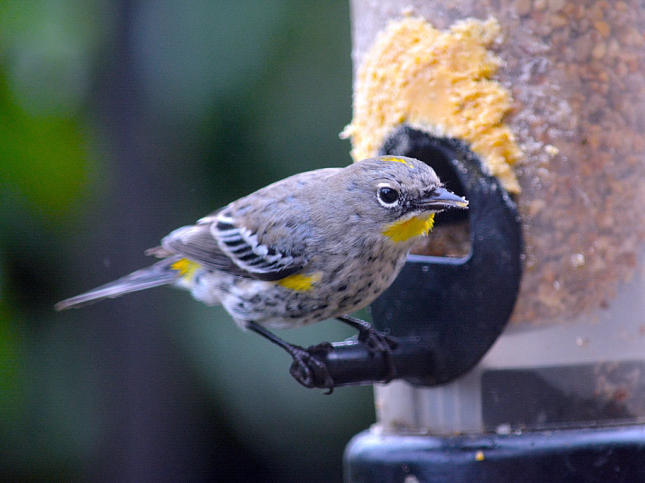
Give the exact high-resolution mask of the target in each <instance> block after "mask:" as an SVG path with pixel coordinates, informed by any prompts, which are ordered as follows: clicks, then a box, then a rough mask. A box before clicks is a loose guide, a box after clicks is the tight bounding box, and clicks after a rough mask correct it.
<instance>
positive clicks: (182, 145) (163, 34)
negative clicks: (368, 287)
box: [0, 0, 374, 481]
mask: <svg viewBox="0 0 645 483" xmlns="http://www.w3.org/2000/svg"><path fill="white" fill-rule="evenodd" d="M349 32H350V28H349V8H348V5H347V3H346V2H345V1H331V2H315V1H301V0H276V1H271V2H261V1H254V2H252V1H241V0H230V1H208V0H199V1H192V2H180V1H176V0H175V1H171V0H161V1H151V0H147V1H144V0H141V1H134V0H133V1H125V0H119V1H108V0H82V1H81V0H41V1H27V2H23V1H4V2H0V475H3V477H4V478H7V479H20V480H33V479H48V480H51V479H77V480H108V481H116V480H118V481H124V480H128V481H168V480H179V479H181V480H186V479H189V480H192V481H199V480H207V479H210V480H212V479H223V480H226V481H335V480H336V481H337V480H339V479H340V478H341V457H342V451H343V448H344V446H345V444H346V443H347V441H348V440H349V438H350V437H351V436H352V435H353V434H355V433H357V432H358V431H360V430H362V429H364V428H366V427H367V426H368V425H369V424H370V423H371V422H372V421H373V418H374V415H373V406H372V394H371V389H370V388H365V387H364V388H344V389H339V390H337V391H336V392H335V393H334V394H333V395H332V396H324V395H323V394H322V392H321V391H311V390H306V389H304V388H302V387H300V386H299V385H298V384H297V383H295V382H294V381H293V380H291V378H290V376H289V375H288V367H289V364H290V360H289V357H288V356H287V355H286V354H284V353H282V352H281V351H280V350H278V349H276V348H275V347H273V346H271V345H270V344H269V343H268V342H266V341H264V340H262V339H260V338H259V337H257V336H255V335H253V334H249V333H244V332H242V331H240V330H239V329H238V328H237V327H235V326H234V324H233V323H232V321H231V320H230V318H229V317H228V316H227V315H226V314H225V313H224V312H223V310H221V309H219V308H207V307H204V306H202V305H200V304H199V303H197V302H194V301H193V300H192V299H191V298H190V296H189V295H188V294H186V293H182V292H179V291H174V290H172V289H168V288H162V289H155V290H151V291H149V292H143V293H140V294H136V295H131V296H129V297H125V298H123V299H118V300H110V301H107V302H103V303H101V304H96V305H92V306H90V307H87V308H83V309H81V310H78V311H70V312H64V313H55V312H54V311H53V309H52V306H53V304H54V303H55V302H56V301H58V300H60V299H62V298H64V297H67V296H71V295H74V294H76V293H79V292H81V291H84V290H86V289H89V288H91V287H93V286H96V285H98V284H101V283H104V282H106V281H109V280H111V279H114V278H117V277H118V276H121V275H123V274H125V273H127V272H129V271H131V270H134V269H137V268H139V267H141V266H143V265H145V264H146V263H148V260H147V259H146V257H145V256H144V255H143V251H144V249H146V248H148V247H151V246H154V245H156V244H157V243H158V240H159V239H160V238H161V237H162V236H163V235H164V234H166V233H167V232H169V231H170V230H172V229H174V228H176V227H178V226H181V225H184V224H188V223H191V222H193V221H194V220H196V219H197V218H199V217H201V216H203V215H205V214H207V213H208V212H209V211H211V210H213V209H215V208H217V207H219V206H221V205H223V204H225V203H227V202H228V201H231V200H232V199H235V198H236V197H239V196H241V195H244V194H246V193H248V192H251V191H253V190H255V189H257V188H259V187H261V186H263V185H265V184H267V183H269V182H271V181H274V180H277V179H279V178H282V177H284V176H286V175H289V174H292V173H295V172H299V171H304V170H308V169H313V168H319V167H328V166H342V165H345V164H348V163H349V162H350V158H349V155H348V151H349V145H348V143H347V142H346V141H340V140H339V139H338V132H339V131H340V130H341V129H342V127H343V126H344V124H346V123H347V122H348V121H349V120H350V118H351V61H350V34H349ZM280 335H281V336H283V337H285V338H287V339H288V340H290V341H293V342H296V343H299V344H305V345H309V344H315V343H318V342H321V341H323V340H341V339H343V338H346V337H349V336H350V335H352V332H351V330H348V329H347V328H345V327H344V326H342V325H341V324H338V323H334V322H329V321H328V322H323V323H321V324H317V325H316V326H314V327H309V328H304V329H297V330H292V331H283V332H281V333H280Z"/></svg>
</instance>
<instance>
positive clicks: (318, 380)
mask: <svg viewBox="0 0 645 483" xmlns="http://www.w3.org/2000/svg"><path fill="white" fill-rule="evenodd" d="M331 349H332V345H331V344H329V343H328V342H324V343H322V344H318V345H315V346H311V347H309V348H307V349H304V348H302V347H294V348H293V351H292V352H291V357H292V358H293V362H292V363H291V367H290V368H289V373H290V374H291V376H292V377H293V378H294V379H295V380H296V381H298V382H299V383H300V384H302V385H303V386H305V387H308V388H312V387H324V388H326V389H327V392H326V393H325V394H331V393H332V392H333V390H334V380H333V379H332V377H331V375H330V374H329V370H328V369H327V366H326V364H325V363H324V362H323V361H321V360H320V359H319V358H318V357H316V355H315V353H316V352H320V351H329V350H331Z"/></svg>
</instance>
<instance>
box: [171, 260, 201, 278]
mask: <svg viewBox="0 0 645 483" xmlns="http://www.w3.org/2000/svg"><path fill="white" fill-rule="evenodd" d="M200 267H201V265H200V264H199V263H197V262H193V261H192V260H188V259H187V258H180V259H179V260H177V261H176V262H175V263H173V264H172V265H170V268H172V269H173V270H175V271H177V272H179V274H180V275H181V276H182V277H184V278H191V277H192V276H193V275H194V274H195V270H197V269H198V268H200Z"/></svg>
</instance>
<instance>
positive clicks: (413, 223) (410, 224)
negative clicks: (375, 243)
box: [382, 213, 434, 243]
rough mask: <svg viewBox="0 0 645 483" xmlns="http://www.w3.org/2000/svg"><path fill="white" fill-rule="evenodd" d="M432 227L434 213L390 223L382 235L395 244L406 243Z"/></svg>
mask: <svg viewBox="0 0 645 483" xmlns="http://www.w3.org/2000/svg"><path fill="white" fill-rule="evenodd" d="M433 225H434V213H430V214H429V215H425V216H413V217H412V218H409V219H407V220H403V221H401V220H399V221H395V222H394V223H390V224H389V225H387V226H386V227H385V229H384V230H383V231H382V233H383V234H384V235H385V236H386V237H388V238H389V239H390V240H392V241H393V242H395V243H401V242H404V241H408V240H409V239H410V238H414V237H416V236H421V235H425V234H426V233H428V232H429V231H430V230H432V227H433Z"/></svg>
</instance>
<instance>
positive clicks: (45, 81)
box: [0, 0, 111, 115]
mask: <svg viewBox="0 0 645 483" xmlns="http://www.w3.org/2000/svg"><path fill="white" fill-rule="evenodd" d="M108 13H109V12H108V11H107V7H106V5H105V2H104V1H103V0H33V1H31V0H30V1H29V2H22V1H4V2H0V59H2V63H3V64H4V66H5V69H6V74H7V81H8V84H9V88H10V91H11V92H12V95H13V96H15V99H16V101H17V103H18V104H19V105H20V106H21V107H22V108H24V109H26V110H27V111H28V112H30V113H34V114H48V113H49V114H51V113H55V114H60V115H63V114H65V113H69V112H71V111H76V110H78V109H79V108H80V107H81V105H82V103H83V102H84V101H85V100H86V98H87V95H88V92H89V88H90V82H89V81H90V73H91V69H92V59H93V56H94V55H95V54H96V53H97V50H98V49H99V47H100V46H101V45H102V44H103V42H104V40H105V37H106V32H107V26H108V25H109V23H110V19H111V16H110V15H109V14H108Z"/></svg>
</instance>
